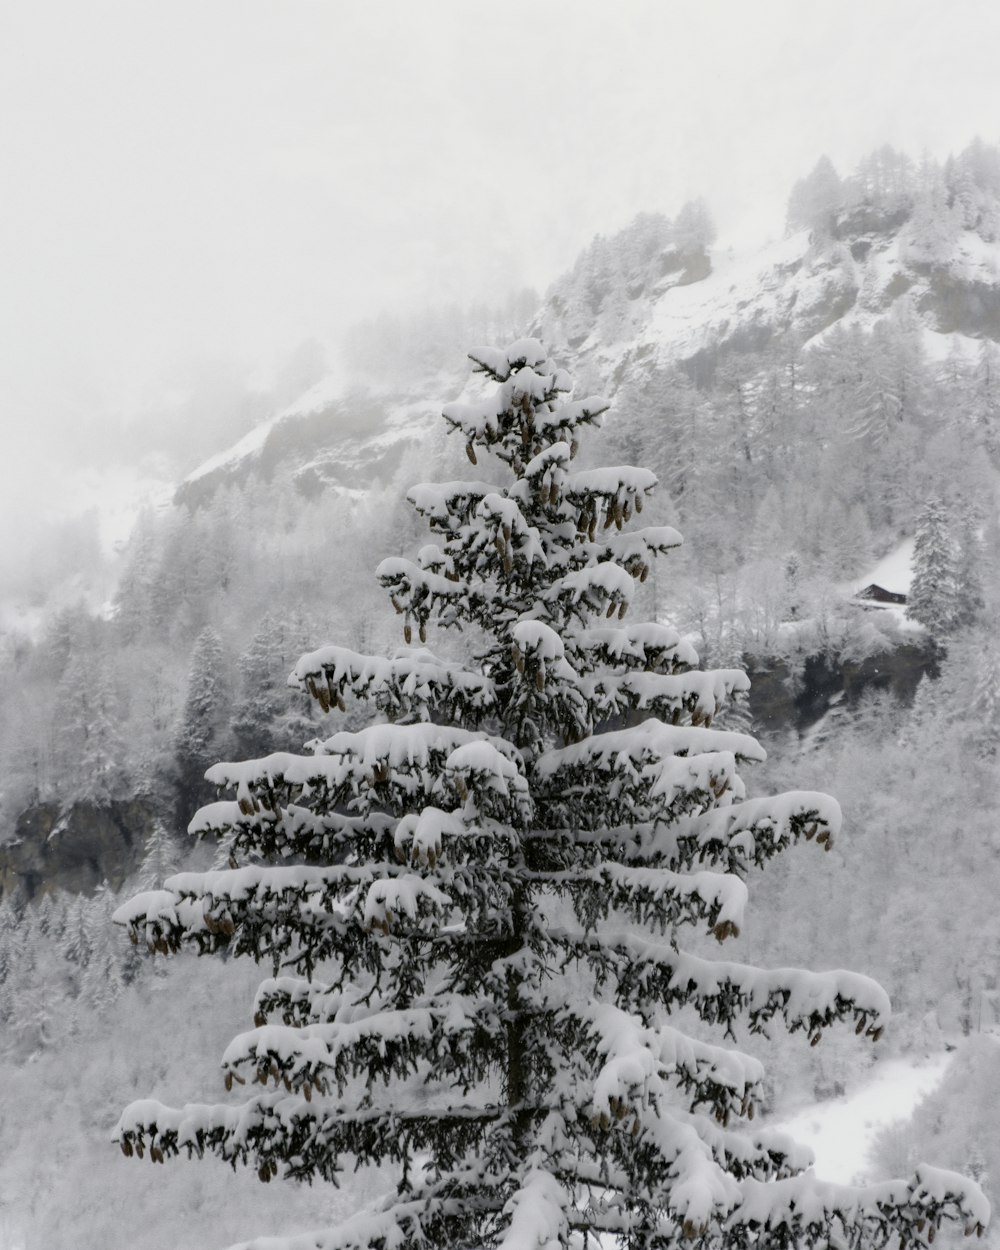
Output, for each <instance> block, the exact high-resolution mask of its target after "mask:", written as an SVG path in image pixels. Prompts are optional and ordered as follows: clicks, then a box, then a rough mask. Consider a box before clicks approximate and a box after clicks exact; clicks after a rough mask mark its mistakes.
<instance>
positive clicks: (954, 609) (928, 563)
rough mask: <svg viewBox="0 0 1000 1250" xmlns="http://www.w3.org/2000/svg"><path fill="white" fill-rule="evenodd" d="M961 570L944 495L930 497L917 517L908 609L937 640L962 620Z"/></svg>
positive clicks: (942, 637) (908, 613)
mask: <svg viewBox="0 0 1000 1250" xmlns="http://www.w3.org/2000/svg"><path fill="white" fill-rule="evenodd" d="M957 573H958V553H957V551H956V548H955V542H954V539H953V538H952V536H951V532H950V530H949V525H948V511H947V509H946V508H945V505H944V504H943V503H942V502H941V500H940V499H929V500H928V501H927V503H926V505H925V506H924V508H923V510H922V511H921V513H920V516H919V517H918V518H917V533H916V539H915V541H914V546H913V579H912V581H911V582H910V593H909V595H908V596H907V605H906V611H907V615H909V616H911V617H912V618H913V619H914V620H915V621H919V622H920V624H921V625H923V626H925V627H926V629H927V631H928V632H929V633H930V635H931V637H932V638H933V639H935V640H943V639H945V638H947V636H948V635H949V634H950V633H951V632H952V630H953V629H954V628H955V625H956V623H957V621H958V616H959V609H960V604H959V587H958V579H957Z"/></svg>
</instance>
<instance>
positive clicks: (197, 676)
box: [174, 625, 225, 804]
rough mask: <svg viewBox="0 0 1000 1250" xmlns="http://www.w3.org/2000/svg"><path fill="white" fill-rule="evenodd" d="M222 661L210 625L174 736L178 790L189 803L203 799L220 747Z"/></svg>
mask: <svg viewBox="0 0 1000 1250" xmlns="http://www.w3.org/2000/svg"><path fill="white" fill-rule="evenodd" d="M222 659H223V650H222V639H221V638H220V637H219V634H218V631H217V630H215V629H213V628H212V626H211V625H207V626H206V627H205V628H204V629H203V630H202V631H201V633H200V634H199V635H198V638H197V640H196V641H195V644H194V651H193V652H192V654H191V668H190V672H189V674H188V684H187V694H186V696H185V699H184V708H183V711H182V712H181V717H180V721H179V722H178V725H177V731H176V734H175V737H174V758H175V760H176V763H177V770H178V789H179V791H180V798H181V801H182V802H183V803H185V804H190V803H191V802H195V801H197V799H198V798H200V797H202V792H203V791H204V785H203V783H202V777H203V775H204V772H205V769H206V768H207V767H208V765H209V764H210V763H211V761H212V759H213V756H214V754H215V753H217V751H218V747H219V745H220V744H219V741H218V737H219V731H220V729H221V726H222V724H223V715H224V707H223V700H224V694H225V681H224V674H223V672H222Z"/></svg>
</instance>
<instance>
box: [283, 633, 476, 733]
mask: <svg viewBox="0 0 1000 1250" xmlns="http://www.w3.org/2000/svg"><path fill="white" fill-rule="evenodd" d="M288 684H289V685H290V686H296V687H298V688H299V689H302V690H308V692H309V694H311V695H312V697H313V698H314V699H316V700H317V702H318V703H319V704H320V706H321V707H322V709H323V711H324V712H328V711H329V710H330V708H331V707H338V708H340V709H341V711H343V709H344V695H345V694H346V693H347V692H348V691H349V692H350V693H351V694H352V695H353V696H354V697H355V698H357V699H365V700H369V699H370V700H373V701H374V703H375V706H376V708H377V709H378V711H379V712H380V713H381V714H382V715H383V716H386V717H387V718H388V719H390V720H394V721H395V720H399V719H401V718H403V717H407V718H409V719H413V720H429V719H431V712H432V711H438V712H442V713H444V714H445V715H447V716H448V717H449V718H450V719H452V720H457V721H463V722H466V723H467V722H470V721H471V722H478V721H479V720H480V719H482V717H483V716H486V715H489V714H490V713H491V712H492V711H493V710H494V708H495V706H496V691H495V690H494V687H493V683H492V681H491V680H490V679H489V678H488V677H486V676H485V675H484V674H482V673H475V672H471V671H470V670H468V669H466V668H464V667H463V666H462V665H461V664H456V663H452V662H449V661H447V660H442V659H440V658H439V657H438V656H436V655H434V654H432V652H430V651H427V650H412V651H411V650H406V651H397V652H396V654H395V655H394V656H393V657H392V658H391V659H386V658H385V657H383V656H371V655H360V654H358V652H356V651H351V650H349V649H348V648H347V647H336V646H326V647H320V648H319V649H318V650H316V651H311V652H309V653H308V654H306V655H303V656H302V657H301V658H300V659H299V661H298V663H297V664H296V665H295V668H294V670H293V671H292V674H291V676H290V677H289V679H288Z"/></svg>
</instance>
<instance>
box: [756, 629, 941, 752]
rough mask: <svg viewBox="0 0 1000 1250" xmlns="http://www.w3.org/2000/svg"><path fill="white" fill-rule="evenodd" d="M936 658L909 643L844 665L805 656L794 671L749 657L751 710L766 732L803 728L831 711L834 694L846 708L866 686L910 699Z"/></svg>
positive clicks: (934, 669) (778, 662)
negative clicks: (798, 670)
mask: <svg viewBox="0 0 1000 1250" xmlns="http://www.w3.org/2000/svg"><path fill="white" fill-rule="evenodd" d="M937 660H938V657H937V653H936V652H935V651H934V650H933V648H930V647H923V646H914V645H912V644H907V645H906V646H901V647H897V648H896V649H895V650H893V651H887V652H884V653H883V654H881V655H875V656H870V657H869V658H868V659H866V660H862V661H860V662H853V661H849V662H847V663H844V664H841V663H838V662H837V661H835V660H832V659H830V658H829V657H826V656H810V657H809V658H808V659H807V660H806V662H805V664H804V665H803V666H802V670H801V673H799V674H794V675H793V673H792V670H791V669H790V668H789V666H788V664H787V663H786V662H785V661H784V660H774V661H773V662H768V661H766V660H762V659H760V658H756V659H752V660H751V659H748V660H747V661H746V663H747V666H748V667H747V671H748V673H749V676H750V683H751V684H750V712H751V715H752V716H753V720H754V724H755V725H758V726H760V728H761V730H762V731H763V732H765V733H781V732H787V731H788V730H794V731H795V732H797V733H804V732H805V730H807V729H808V728H809V727H810V725H814V724H815V723H816V721H818V720H819V719H820V718H821V717H822V716H824V715H825V714H826V713H827V712H828V711H829V710H830V707H831V706H832V705H833V703H834V702H835V701H836V700H837V696H843V697H844V698H845V699H846V701H847V705H848V706H849V707H852V706H853V705H854V704H856V703H857V701H858V699H859V698H860V697H861V695H862V694H864V693H865V691H877V690H884V691H887V692H889V693H891V694H892V695H894V696H895V697H896V698H897V699H900V700H901V701H902V702H904V703H908V702H910V701H911V700H912V698H913V695H914V693H915V691H916V689H917V684H918V683H919V681H920V678H921V677H923V676H924V674H927V675H928V676H930V677H934V676H936V675H937V671H938V670H937Z"/></svg>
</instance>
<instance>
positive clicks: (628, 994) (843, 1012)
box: [576, 934, 891, 1045]
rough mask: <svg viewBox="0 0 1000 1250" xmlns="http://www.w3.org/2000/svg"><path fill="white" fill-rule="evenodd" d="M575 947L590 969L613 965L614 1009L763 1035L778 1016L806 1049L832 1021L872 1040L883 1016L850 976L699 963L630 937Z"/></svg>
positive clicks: (873, 991) (876, 994)
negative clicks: (666, 1012) (668, 1013)
mask: <svg viewBox="0 0 1000 1250" xmlns="http://www.w3.org/2000/svg"><path fill="white" fill-rule="evenodd" d="M581 938H582V935H581ZM576 944H577V945H578V946H579V947H581V948H583V949H587V948H589V950H590V952H591V955H592V956H593V958H594V959H595V960H596V962H598V963H600V964H602V965H605V964H606V965H608V966H610V965H611V964H612V963H613V964H614V967H615V972H616V975H617V978H618V996H619V1005H624V1006H627V1007H631V1006H633V1005H636V1004H638V1003H641V1002H650V1001H652V1002H658V1003H661V1004H662V1005H663V1006H666V1007H674V1006H680V1005H681V1004H683V1003H691V1004H692V1005H693V1006H694V1008H695V1010H696V1011H697V1012H698V1014H699V1015H700V1016H701V1018H702V1019H703V1020H705V1021H707V1022H708V1023H710V1024H721V1025H723V1026H724V1027H725V1028H726V1030H727V1031H731V1030H732V1026H733V1024H734V1023H735V1022H736V1020H737V1019H740V1018H745V1019H746V1022H747V1024H748V1025H749V1027H750V1029H751V1031H753V1032H765V1031H766V1025H767V1024H768V1022H769V1021H771V1020H772V1019H774V1018H775V1017H777V1016H780V1017H781V1018H782V1019H783V1021H784V1023H785V1027H786V1028H787V1029H788V1031H789V1032H790V1033H795V1032H797V1031H798V1030H800V1029H804V1030H806V1031H807V1032H808V1033H809V1040H810V1042H812V1044H813V1045H816V1044H817V1043H818V1041H819V1040H820V1036H821V1030H822V1029H824V1028H827V1027H828V1026H829V1025H831V1024H833V1023H834V1022H835V1021H838V1020H840V1021H848V1022H852V1023H853V1024H854V1026H855V1032H857V1033H865V1034H866V1035H867V1036H868V1037H871V1038H873V1039H876V1040H877V1039H878V1038H879V1037H880V1036H881V1034H882V1030H883V1028H884V1027H885V1023H886V1021H887V1020H888V1018H889V1015H890V1010H891V1008H890V1006H889V996H888V995H887V994H886V992H885V990H883V989H882V987H881V986H880V985H879V984H878V983H877V982H875V981H873V980H872V979H871V978H870V977H866V976H862V975H861V974H860V973H857V972H845V971H843V970H838V971H833V972H809V971H805V970H803V969H801V968H772V969H765V968H755V967H753V966H751V965H748V964H737V963H730V962H727V961H722V960H719V961H713V960H708V959H701V958H699V957H698V956H697V955H689V954H686V953H685V952H683V951H678V950H676V949H674V948H673V947H669V946H663V945H660V944H658V943H655V942H651V941H648V940H646V939H645V938H642V937H640V936H638V935H637V934H620V935H617V936H611V935H609V936H607V937H604V938H601V939H596V938H594V939H589V938H588V939H584V940H580V939H578V940H577V942H576Z"/></svg>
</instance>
